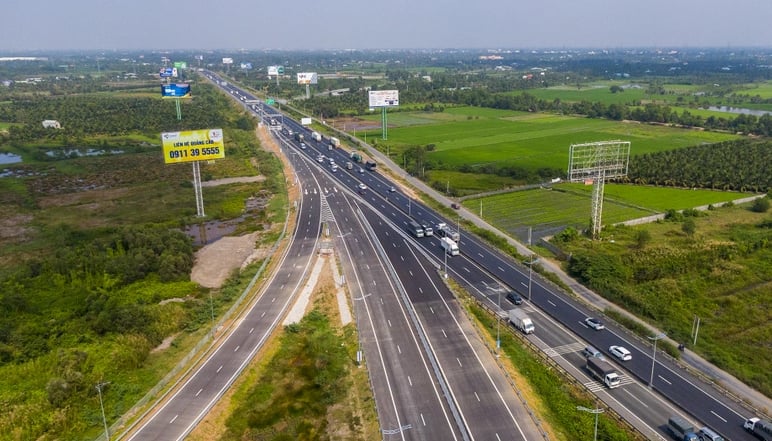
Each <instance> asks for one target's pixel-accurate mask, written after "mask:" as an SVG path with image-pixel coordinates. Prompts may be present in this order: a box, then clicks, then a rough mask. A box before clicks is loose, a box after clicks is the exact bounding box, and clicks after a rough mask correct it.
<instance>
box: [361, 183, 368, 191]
mask: <svg viewBox="0 0 772 441" xmlns="http://www.w3.org/2000/svg"><path fill="white" fill-rule="evenodd" d="M359 189H360V190H367V186H366V185H365V184H359Z"/></svg>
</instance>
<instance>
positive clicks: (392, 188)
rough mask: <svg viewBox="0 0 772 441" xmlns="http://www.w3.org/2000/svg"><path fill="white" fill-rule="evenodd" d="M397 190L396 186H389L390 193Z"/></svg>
mask: <svg viewBox="0 0 772 441" xmlns="http://www.w3.org/2000/svg"><path fill="white" fill-rule="evenodd" d="M395 191H397V189H396V188H394V187H393V186H392V187H389V193H394V192H395Z"/></svg>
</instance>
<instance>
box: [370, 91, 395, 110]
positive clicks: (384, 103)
mask: <svg viewBox="0 0 772 441" xmlns="http://www.w3.org/2000/svg"><path fill="white" fill-rule="evenodd" d="M368 98H369V104H370V107H396V106H399V90H371V91H370V92H369V94H368Z"/></svg>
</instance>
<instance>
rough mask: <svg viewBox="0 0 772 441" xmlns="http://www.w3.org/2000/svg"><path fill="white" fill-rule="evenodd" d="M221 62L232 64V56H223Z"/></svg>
mask: <svg viewBox="0 0 772 441" xmlns="http://www.w3.org/2000/svg"><path fill="white" fill-rule="evenodd" d="M222 64H233V58H223V59H222Z"/></svg>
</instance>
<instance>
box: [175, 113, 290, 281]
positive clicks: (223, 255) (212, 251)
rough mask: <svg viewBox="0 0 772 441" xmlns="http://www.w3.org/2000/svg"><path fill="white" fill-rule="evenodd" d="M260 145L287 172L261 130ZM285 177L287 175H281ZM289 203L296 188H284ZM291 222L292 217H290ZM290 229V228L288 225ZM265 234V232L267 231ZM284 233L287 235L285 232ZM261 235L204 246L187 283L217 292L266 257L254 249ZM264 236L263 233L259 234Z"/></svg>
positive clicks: (229, 181) (264, 252) (250, 178)
mask: <svg viewBox="0 0 772 441" xmlns="http://www.w3.org/2000/svg"><path fill="white" fill-rule="evenodd" d="M256 133H257V136H258V138H259V139H260V144H261V145H262V146H263V147H264V148H265V149H266V150H270V151H273V152H274V153H276V154H277V156H278V157H279V158H280V159H281V160H282V162H283V163H284V168H285V170H288V167H289V164H288V163H287V161H286V159H285V158H284V156H283V155H281V153H280V151H279V147H278V146H277V145H276V142H275V141H274V139H273V137H272V136H271V135H270V134H269V133H268V132H267V131H266V130H265V128H259V129H257V131H256ZM285 173H287V175H289V172H285ZM261 179H265V177H263V176H248V177H242V178H226V179H218V180H213V181H207V182H206V183H202V185H204V184H206V186H215V185H224V184H232V183H234V182H255V181H256V180H261ZM288 191H289V198H290V201H293V200H297V197H298V192H297V187H295V186H294V185H293V186H291V187H289V188H288ZM290 218H291V219H292V216H290ZM290 226H291V225H290ZM267 230H269V229H267ZM288 231H291V230H289V229H288ZM260 234H261V232H255V233H251V234H245V235H242V236H229V237H223V238H221V239H219V240H217V241H215V242H213V243H211V244H208V245H205V246H204V247H203V248H201V249H200V250H198V252H196V260H195V263H194V265H193V271H192V272H191V276H190V278H191V280H192V281H194V282H196V283H198V284H200V285H201V286H205V287H208V288H219V287H220V286H222V284H223V283H224V282H225V280H227V278H228V277H229V276H230V275H231V274H232V273H233V271H234V270H236V269H238V268H242V267H244V266H246V265H248V264H249V263H251V262H253V261H255V260H259V259H261V258H264V257H266V256H267V253H268V252H269V250H268V249H259V248H256V247H255V244H256V243H257V240H258V237H259V235H260ZM262 234H264V233H262Z"/></svg>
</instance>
